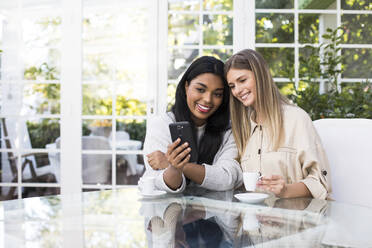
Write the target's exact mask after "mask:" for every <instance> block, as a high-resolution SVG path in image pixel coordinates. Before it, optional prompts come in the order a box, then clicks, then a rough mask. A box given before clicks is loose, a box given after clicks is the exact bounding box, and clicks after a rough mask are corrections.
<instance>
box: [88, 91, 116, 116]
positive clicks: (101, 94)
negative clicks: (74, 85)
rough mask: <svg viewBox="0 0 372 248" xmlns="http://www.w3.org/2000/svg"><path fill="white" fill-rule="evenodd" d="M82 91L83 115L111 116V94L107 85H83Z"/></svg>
mask: <svg viewBox="0 0 372 248" xmlns="http://www.w3.org/2000/svg"><path fill="white" fill-rule="evenodd" d="M82 90H83V114H84V115H111V114H112V94H111V91H110V86H109V85H105V84H84V85H83V89H82Z"/></svg>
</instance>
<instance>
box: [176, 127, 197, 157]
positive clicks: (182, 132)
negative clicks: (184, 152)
mask: <svg viewBox="0 0 372 248" xmlns="http://www.w3.org/2000/svg"><path fill="white" fill-rule="evenodd" d="M169 131H170V133H171V137H172V141H173V142H174V141H176V139H178V138H180V139H181V142H180V145H182V144H183V143H185V142H187V143H189V147H190V148H191V152H190V155H191V157H190V160H189V161H190V162H192V163H195V162H197V161H198V151H197V147H196V143H195V141H194V136H193V134H192V129H191V125H190V123H189V122H187V121H181V122H175V123H170V124H169Z"/></svg>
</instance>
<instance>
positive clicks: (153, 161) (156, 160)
mask: <svg viewBox="0 0 372 248" xmlns="http://www.w3.org/2000/svg"><path fill="white" fill-rule="evenodd" d="M146 156H147V161H148V162H149V165H150V166H151V168H152V169H154V170H162V169H165V168H167V167H168V165H169V163H168V159H167V157H166V156H165V154H164V153H163V152H161V151H155V152H152V153H150V154H147V155H146Z"/></svg>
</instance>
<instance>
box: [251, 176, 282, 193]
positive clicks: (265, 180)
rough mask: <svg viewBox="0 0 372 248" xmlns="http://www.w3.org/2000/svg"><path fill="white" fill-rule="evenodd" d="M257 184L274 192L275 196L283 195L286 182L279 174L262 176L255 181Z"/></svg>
mask: <svg viewBox="0 0 372 248" xmlns="http://www.w3.org/2000/svg"><path fill="white" fill-rule="evenodd" d="M257 186H258V187H259V188H261V189H263V190H266V191H270V192H272V193H274V194H275V195H276V196H277V197H284V195H285V192H286V190H287V184H286V183H285V181H284V179H283V177H282V176H279V175H271V176H263V177H262V178H261V180H260V181H258V182H257Z"/></svg>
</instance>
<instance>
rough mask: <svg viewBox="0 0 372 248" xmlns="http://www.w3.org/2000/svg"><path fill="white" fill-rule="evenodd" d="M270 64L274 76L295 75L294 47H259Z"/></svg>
mask: <svg viewBox="0 0 372 248" xmlns="http://www.w3.org/2000/svg"><path fill="white" fill-rule="evenodd" d="M257 51H258V52H260V53H261V54H262V56H263V57H264V58H265V60H266V62H267V63H268V65H269V68H270V72H271V74H272V76H273V77H285V78H293V77H294V49H293V48H257Z"/></svg>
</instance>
